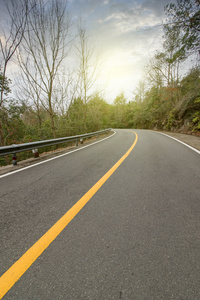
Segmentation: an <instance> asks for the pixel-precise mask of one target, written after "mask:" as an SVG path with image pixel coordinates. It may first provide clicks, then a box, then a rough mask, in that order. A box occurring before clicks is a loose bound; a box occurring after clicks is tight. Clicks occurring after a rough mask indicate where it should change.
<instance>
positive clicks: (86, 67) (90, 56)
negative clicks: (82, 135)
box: [76, 22, 100, 131]
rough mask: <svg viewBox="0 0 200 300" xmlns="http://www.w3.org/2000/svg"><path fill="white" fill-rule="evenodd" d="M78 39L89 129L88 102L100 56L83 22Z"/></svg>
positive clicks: (83, 93) (84, 112) (80, 93)
mask: <svg viewBox="0 0 200 300" xmlns="http://www.w3.org/2000/svg"><path fill="white" fill-rule="evenodd" d="M78 39H79V43H78V45H77V46H76V49H77V53H78V80H79V96H80V97H81V99H82V100H83V103H84V106H83V107H84V111H83V114H84V127H85V128H84V130H85V131H87V126H86V117H87V102H88V100H89V98H90V96H91V93H92V88H93V87H94V84H95V83H96V81H97V77H98V75H99V73H100V69H99V57H98V55H95V50H94V47H92V46H91V45H90V43H89V37H88V35H87V32H86V29H85V28H83V26H82V25H81V22H80V24H79V26H78Z"/></svg>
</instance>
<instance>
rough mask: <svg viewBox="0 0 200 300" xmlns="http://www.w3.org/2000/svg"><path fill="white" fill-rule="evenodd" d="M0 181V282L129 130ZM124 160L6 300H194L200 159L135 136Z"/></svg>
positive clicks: (150, 135) (153, 137) (198, 294)
mask: <svg viewBox="0 0 200 300" xmlns="http://www.w3.org/2000/svg"><path fill="white" fill-rule="evenodd" d="M116 131H117V134H116V135H114V136H113V137H111V138H109V139H107V140H105V141H102V142H100V143H98V144H95V145H93V146H90V147H88V148H84V149H82V150H80V151H78V152H74V153H71V154H69V155H66V156H63V157H61V158H57V159H55V160H52V161H49V162H46V163H44V164H41V165H38V166H34V167H32V168H30V169H27V170H24V171H21V172H19V173H15V174H12V175H9V176H7V177H3V178H0V205H1V211H0V231H1V234H0V258H1V260H0V275H2V274H3V273H4V272H5V271H6V270H7V269H9V268H10V267H11V266H12V265H13V263H14V262H15V261H16V260H18V259H19V258H20V257H21V256H22V255H23V254H24V253H25V252H26V251H27V250H28V249H29V248H30V247H31V246H32V245H33V244H34V243H35V242H36V241H37V240H38V239H39V238H40V237H41V236H42V235H43V234H44V233H45V232H46V231H47V230H48V229H49V228H50V227H51V226H52V225H53V224H54V223H55V222H56V221H57V220H58V219H60V217H62V215H64V214H65V213H66V212H67V211H68V210H69V209H70V208H71V207H72V206H73V205H74V204H75V203H76V202H77V201H78V200H79V199H80V198H81V197H82V196H83V195H84V194H85V193H86V192H87V191H88V190H89V189H90V188H91V187H92V186H93V185H94V184H95V183H96V182H97V181H98V180H99V179H100V178H101V177H102V176H103V175H104V174H105V173H106V172H107V171H108V170H109V169H110V168H111V167H112V166H113V165H114V164H115V163H116V162H117V161H118V160H119V159H120V158H121V157H122V156H123V155H124V154H125V153H126V151H127V150H128V149H129V148H130V147H131V145H132V144H133V142H134V139H135V135H134V133H133V132H131V131H130V130H116ZM135 132H136V133H137V134H138V142H137V144H136V146H135V147H134V149H133V150H132V152H131V153H130V155H129V156H128V157H127V158H126V159H125V161H124V162H123V163H122V164H121V165H120V167H119V168H118V169H117V170H116V171H115V173H114V174H113V175H112V176H111V177H110V178H109V179H108V180H107V181H106V183H105V184H104V185H103V186H102V187H101V188H100V189H99V191H98V192H97V193H96V194H95V195H94V196H93V197H92V199H91V200H90V201H89V202H88V203H87V204H86V206H85V207H84V208H83V209H82V210H81V211H80V212H79V213H78V215H76V217H75V218H74V219H73V220H72V221H71V223H70V224H69V225H68V226H67V227H66V228H65V229H64V230H63V231H62V232H61V234H60V235H59V236H58V237H57V238H56V239H55V240H54V241H53V242H52V243H51V244H50V246H49V247H48V248H47V249H46V250H45V251H44V253H43V254H42V255H41V256H40V257H39V258H38V259H37V260H36V261H35V262H34V263H33V265H32V266H31V267H30V268H29V269H28V270H27V272H26V273H25V274H24V275H23V276H22V277H21V278H20V279H19V280H18V281H17V282H16V284H15V285H14V286H13V287H12V288H11V289H10V290H9V291H8V293H7V294H6V295H5V296H4V298H3V299H7V300H8V299H9V300H11V299H12V300H27V299H28V300H29V299H30V300H32V299H34V300H36V299H37V300H38V299H42V300H43V299H44V300H46V299H55V300H57V299H70V300H71V299H73V300H74V299H77V300H82V299H83V300H84V299H91V300H93V299H97V300H98V299H100V300H102V299H105V300H109V299H115V300H117V299H128V300H129V299H130V300H132V299H136V300H137V299H139V300H140V299H141V300H143V299H146V300H149V299H150V300H151V299H152V300H156V299H158V300H161V299H164V300H168V299H180V300H193V299H195V300H199V299H200V156H199V154H198V153H196V152H194V151H192V150H191V149H189V148H187V147H186V146H184V145H182V144H180V143H178V142H176V141H174V140H172V139H170V138H168V137H166V136H164V135H161V134H159V133H157V132H151V131H145V130H135Z"/></svg>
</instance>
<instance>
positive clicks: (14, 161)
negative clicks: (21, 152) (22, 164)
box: [12, 153, 17, 166]
mask: <svg viewBox="0 0 200 300" xmlns="http://www.w3.org/2000/svg"><path fill="white" fill-rule="evenodd" d="M12 162H13V166H16V165H17V154H16V153H13V155H12Z"/></svg>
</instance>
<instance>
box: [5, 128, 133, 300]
mask: <svg viewBox="0 0 200 300" xmlns="http://www.w3.org/2000/svg"><path fill="white" fill-rule="evenodd" d="M133 132H134V131H133ZM134 134H135V136H136V138H135V141H134V143H133V145H132V146H131V147H130V148H129V150H128V151H127V152H126V153H125V154H124V155H123V156H122V157H121V158H120V159H119V160H118V162H117V163H116V164H115V165H114V166H113V167H112V168H111V169H110V170H109V171H108V172H107V173H106V174H105V175H104V176H103V177H102V178H101V179H100V180H99V181H98V182H97V183H96V184H95V185H94V186H93V187H92V188H91V189H90V190H89V191H88V192H87V193H86V194H85V195H84V196H83V197H82V198H81V199H80V200H79V201H78V202H76V204H74V206H72V208H70V209H69V210H68V211H67V212H66V214H65V215H64V216H62V217H61V218H60V219H59V220H58V221H57V222H56V223H55V224H54V225H53V226H52V227H51V228H50V229H49V230H48V231H47V232H46V233H45V234H44V235H43V236H42V237H41V238H40V239H39V240H38V241H37V242H36V243H35V244H34V245H33V246H32V247H31V248H30V249H29V250H27V251H26V252H25V253H24V254H23V255H22V256H21V257H20V259H19V260H17V261H16V262H15V263H14V264H13V265H12V266H11V267H10V268H9V269H8V270H7V271H6V272H5V273H4V274H3V275H2V276H1V277H0V299H2V298H3V296H4V295H5V294H6V293H7V292H8V291H9V290H10V289H11V287H12V286H13V285H14V284H15V283H16V282H17V281H18V280H19V278H20V277H21V276H22V275H23V274H24V273H25V272H26V271H27V270H28V268H29V267H30V266H31V265H32V264H33V263H34V262H35V261H36V259H37V258H38V257H39V256H40V255H41V254H42V253H43V252H44V250H45V249H47V247H48V246H49V245H50V244H51V243H52V242H53V241H54V240H55V238H56V237H57V236H58V235H59V234H60V233H61V231H62V230H63V229H64V228H65V227H66V226H67V225H68V224H69V223H70V222H71V220H72V219H73V218H74V217H75V216H76V215H77V214H78V213H79V211H80V210H81V209H82V208H83V207H84V206H85V205H86V203H87V202H88V201H89V200H90V199H91V198H92V196H94V194H95V193H96V192H97V191H98V190H99V189H100V187H101V186H102V185H103V184H104V183H105V182H106V181H107V180H108V178H109V177H110V176H111V175H112V174H113V173H114V172H115V171H116V169H117V168H118V167H119V166H120V165H121V163H122V162H123V161H124V160H125V159H126V158H127V156H128V155H129V154H130V152H131V151H132V150H133V148H134V147H135V145H136V143H137V140H138V135H137V133H135V132H134Z"/></svg>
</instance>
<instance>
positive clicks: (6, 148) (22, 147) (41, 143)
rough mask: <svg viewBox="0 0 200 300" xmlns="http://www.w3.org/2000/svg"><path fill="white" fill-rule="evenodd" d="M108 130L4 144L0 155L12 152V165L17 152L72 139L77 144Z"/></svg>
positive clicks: (0, 148)
mask: <svg viewBox="0 0 200 300" xmlns="http://www.w3.org/2000/svg"><path fill="white" fill-rule="evenodd" d="M110 130H111V128H108V129H105V130H101V131H96V132H91V133H85V134H81V135H75V136H69V137H64V138H58V139H51V140H44V141H38V142H31V143H24V144H18V145H17V144H13V145H10V146H4V147H0V156H4V155H8V154H12V155H13V165H16V164H17V153H19V152H23V151H28V150H37V149H38V148H41V147H47V146H52V145H58V144H63V143H68V142H73V141H76V146H78V142H79V141H81V140H82V139H84V138H89V137H92V136H97V139H98V138H99V135H100V134H102V133H108V132H109V131H110ZM33 153H34V154H36V153H37V154H38V151H35V152H34V151H33ZM34 156H35V157H38V156H39V154H38V155H34Z"/></svg>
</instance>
